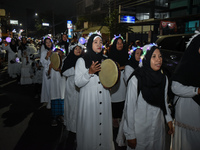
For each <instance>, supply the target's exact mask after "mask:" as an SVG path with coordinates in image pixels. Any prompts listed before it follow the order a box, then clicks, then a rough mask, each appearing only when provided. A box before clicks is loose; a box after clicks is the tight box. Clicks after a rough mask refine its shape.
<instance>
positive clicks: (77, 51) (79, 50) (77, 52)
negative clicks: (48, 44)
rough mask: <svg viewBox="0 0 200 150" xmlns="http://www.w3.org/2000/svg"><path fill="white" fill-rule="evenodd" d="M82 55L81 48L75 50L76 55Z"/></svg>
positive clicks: (77, 47)
mask: <svg viewBox="0 0 200 150" xmlns="http://www.w3.org/2000/svg"><path fill="white" fill-rule="evenodd" d="M81 53H82V49H81V48H80V47H79V46H76V47H75V49H74V55H76V56H80V55H81Z"/></svg>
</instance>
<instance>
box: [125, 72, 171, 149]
mask: <svg viewBox="0 0 200 150" xmlns="http://www.w3.org/2000/svg"><path fill="white" fill-rule="evenodd" d="M137 82H138V81H137V78H136V77H135V76H133V77H132V78H131V79H130V81H129V84H128V87H127V96H126V101H125V108H124V123H123V130H124V135H125V137H126V139H127V140H128V139H135V138H136V139H137V145H136V148H135V150H164V149H165V120H164V119H166V122H169V121H172V118H171V116H170V113H169V109H168V105H167V86H168V81H167V80H166V87H165V97H166V98H165V105H166V110H167V114H166V115H165V118H164V116H163V112H162V110H161V109H160V108H158V107H155V106H152V105H150V104H148V103H147V102H146V101H145V100H144V99H143V97H142V94H141V92H140V94H139V96H138V93H137ZM127 150H131V148H130V147H129V146H127Z"/></svg>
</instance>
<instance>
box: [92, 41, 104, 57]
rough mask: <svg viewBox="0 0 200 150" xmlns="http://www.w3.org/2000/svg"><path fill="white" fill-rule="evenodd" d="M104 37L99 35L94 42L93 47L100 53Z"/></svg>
mask: <svg viewBox="0 0 200 150" xmlns="http://www.w3.org/2000/svg"><path fill="white" fill-rule="evenodd" d="M102 45H103V42H102V39H101V38H100V37H97V38H95V39H94V40H93V42H92V49H93V51H94V52H96V53H100V52H101V51H102Z"/></svg>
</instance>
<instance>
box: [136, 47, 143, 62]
mask: <svg viewBox="0 0 200 150" xmlns="http://www.w3.org/2000/svg"><path fill="white" fill-rule="evenodd" d="M141 53H142V50H141V49H136V51H135V60H136V61H140V56H141Z"/></svg>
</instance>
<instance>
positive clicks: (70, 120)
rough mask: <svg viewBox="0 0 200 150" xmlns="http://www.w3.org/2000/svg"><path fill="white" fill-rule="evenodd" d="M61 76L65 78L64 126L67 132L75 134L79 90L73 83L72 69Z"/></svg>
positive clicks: (73, 72)
mask: <svg viewBox="0 0 200 150" xmlns="http://www.w3.org/2000/svg"><path fill="white" fill-rule="evenodd" d="M63 76H65V77H67V80H66V85H65V86H66V87H65V101H64V103H65V107H64V124H65V126H66V127H67V130H68V131H72V132H74V133H76V121H77V107H78V106H77V105H78V96H79V90H80V89H79V88H78V87H77V86H76V85H75V82H74V76H75V70H74V67H71V68H69V69H67V70H66V71H65V72H63Z"/></svg>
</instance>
